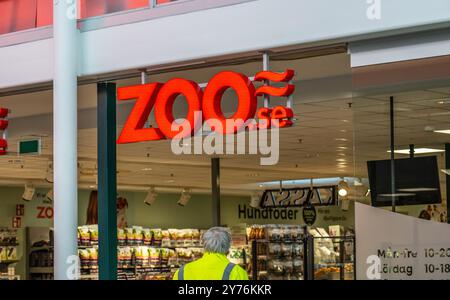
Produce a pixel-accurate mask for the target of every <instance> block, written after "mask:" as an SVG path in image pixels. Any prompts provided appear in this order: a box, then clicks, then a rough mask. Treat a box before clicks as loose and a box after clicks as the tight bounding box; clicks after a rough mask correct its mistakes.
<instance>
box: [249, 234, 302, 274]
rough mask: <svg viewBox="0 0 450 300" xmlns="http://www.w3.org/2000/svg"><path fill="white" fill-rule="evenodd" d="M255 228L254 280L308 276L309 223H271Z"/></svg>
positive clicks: (253, 240)
mask: <svg viewBox="0 0 450 300" xmlns="http://www.w3.org/2000/svg"><path fill="white" fill-rule="evenodd" d="M252 229H254V231H253V232H252ZM252 229H250V233H249V242H250V244H251V248H252V252H251V253H252V278H253V280H305V277H306V254H305V250H306V238H305V237H306V227H304V226H279V225H267V226H256V227H255V228H252Z"/></svg>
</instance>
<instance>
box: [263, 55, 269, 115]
mask: <svg viewBox="0 0 450 300" xmlns="http://www.w3.org/2000/svg"><path fill="white" fill-rule="evenodd" d="M269 64H270V58H269V53H268V52H264V54H263V71H269V68H270V67H269ZM264 85H269V81H268V80H264ZM263 99H264V107H269V105H270V96H269V95H264V98H263Z"/></svg>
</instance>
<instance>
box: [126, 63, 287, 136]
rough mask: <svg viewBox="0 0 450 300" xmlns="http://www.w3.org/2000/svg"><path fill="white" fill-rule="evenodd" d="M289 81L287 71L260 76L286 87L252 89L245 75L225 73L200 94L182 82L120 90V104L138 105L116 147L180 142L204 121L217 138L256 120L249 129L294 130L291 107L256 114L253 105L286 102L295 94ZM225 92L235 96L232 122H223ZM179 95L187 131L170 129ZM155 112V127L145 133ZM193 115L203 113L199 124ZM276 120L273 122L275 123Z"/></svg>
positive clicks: (260, 79)
mask: <svg viewBox="0 0 450 300" xmlns="http://www.w3.org/2000/svg"><path fill="white" fill-rule="evenodd" d="M293 77H294V71H293V70H286V71H285V72H284V73H275V72H269V71H264V72H259V73H258V74H256V76H255V77H254V81H258V82H284V83H286V84H285V85H284V86H283V87H273V86H270V85H267V84H266V85H263V86H261V87H259V88H255V85H254V83H253V82H252V81H251V80H250V79H249V78H248V77H247V76H245V75H243V74H240V73H237V72H232V71H224V72H220V73H218V74H217V75H215V76H214V77H213V78H212V79H211V80H210V81H209V82H208V84H207V86H206V88H205V90H204V91H203V90H202V89H201V88H200V86H199V85H198V84H197V83H196V82H193V81H190V80H187V79H181V78H175V79H172V80H170V81H168V82H167V83H165V84H162V83H149V84H142V85H135V86H128V87H121V88H118V91H117V97H118V100H120V101H126V100H136V103H135V105H134V108H133V110H132V111H131V113H130V115H129V117H128V119H127V121H126V122H125V125H124V128H123V130H122V132H121V134H120V136H119V139H118V141H117V143H119V144H124V143H135V142H143V141H154V140H161V139H173V138H184V137H187V136H190V135H191V136H192V135H194V134H195V132H196V131H197V130H199V128H200V127H201V126H202V124H203V122H207V123H208V125H210V127H211V129H212V130H213V131H216V132H218V133H221V134H232V133H236V132H238V131H239V130H241V129H242V128H243V127H245V126H246V123H245V122H246V121H248V120H249V119H252V118H255V117H257V118H258V123H257V125H256V126H255V128H252V127H251V126H250V129H267V128H270V127H271V126H272V125H273V126H277V127H289V126H292V124H293V122H292V118H293V116H294V114H293V111H292V109H291V108H288V107H284V106H276V107H273V108H269V107H262V108H260V109H259V110H257V100H258V97H260V96H264V95H269V96H274V97H289V96H290V95H292V94H293V93H294V90H295V86H294V85H292V84H290V83H289V82H290V81H291V80H292V78H293ZM227 89H233V90H234V91H235V92H236V94H237V97H238V107H237V110H236V112H235V113H234V115H233V116H231V117H230V118H226V117H225V116H224V113H223V112H222V109H221V102H222V97H223V95H224V93H225V91H226V90H227ZM179 95H183V96H184V97H185V99H186V101H187V103H188V113H187V115H186V116H185V118H184V119H185V120H184V125H186V126H183V123H182V125H181V126H180V127H181V128H180V129H179V130H173V129H172V124H173V122H174V121H175V118H174V116H173V109H172V108H173V104H174V102H175V100H176V98H177V97H178V96H179ZM153 109H154V111H155V121H156V123H157V127H153V128H144V124H145V122H146V121H147V119H148V117H149V115H150V112H151V111H152V110H153ZM197 112H201V118H200V119H199V118H196V117H195V116H196V113H197ZM274 120H276V122H273V121H274ZM227 121H235V124H238V125H236V126H232V127H229V126H226V123H227ZM239 121H243V122H239ZM217 122H219V123H220V124H217ZM215 124H216V126H215ZM217 125H222V126H217ZM248 127H249V126H248ZM183 128H190V130H189V131H186V130H184V131H183Z"/></svg>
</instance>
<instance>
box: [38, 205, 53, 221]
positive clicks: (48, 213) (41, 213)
mask: <svg viewBox="0 0 450 300" xmlns="http://www.w3.org/2000/svg"><path fill="white" fill-rule="evenodd" d="M37 211H38V214H37V216H36V217H37V218H38V219H53V207H51V206H38V207H37Z"/></svg>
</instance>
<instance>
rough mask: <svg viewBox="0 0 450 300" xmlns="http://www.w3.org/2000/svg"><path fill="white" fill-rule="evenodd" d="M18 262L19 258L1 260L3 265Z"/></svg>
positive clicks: (0, 262)
mask: <svg viewBox="0 0 450 300" xmlns="http://www.w3.org/2000/svg"><path fill="white" fill-rule="evenodd" d="M18 262H19V261H18V260H0V264H2V265H9V264H15V263H18Z"/></svg>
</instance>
